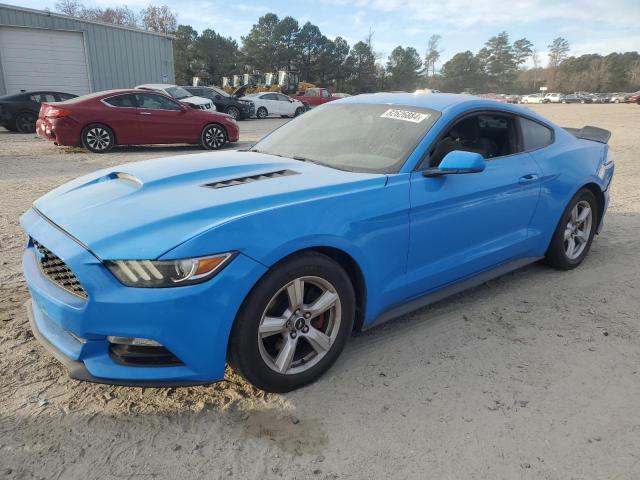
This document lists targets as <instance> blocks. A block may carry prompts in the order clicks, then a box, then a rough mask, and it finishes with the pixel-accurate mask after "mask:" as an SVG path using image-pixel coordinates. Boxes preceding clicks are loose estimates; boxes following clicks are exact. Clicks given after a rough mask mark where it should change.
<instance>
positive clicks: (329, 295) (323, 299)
mask: <svg viewBox="0 0 640 480" xmlns="http://www.w3.org/2000/svg"><path fill="white" fill-rule="evenodd" d="M336 300H338V295H337V294H336V293H333V292H330V291H328V290H327V291H326V292H324V293H323V294H322V295H320V297H318V299H317V300H316V301H315V302H313V303H312V304H311V305H310V306H309V307H308V308H307V311H308V312H309V313H310V314H311V318H315V317H317V316H318V315H321V314H323V313H324V312H326V311H327V310H329V309H330V308H331V307H333V306H334V305H335V303H336Z"/></svg>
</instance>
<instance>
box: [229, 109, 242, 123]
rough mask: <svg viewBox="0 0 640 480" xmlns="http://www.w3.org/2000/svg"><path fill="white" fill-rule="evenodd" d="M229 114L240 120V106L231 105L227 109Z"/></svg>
mask: <svg viewBox="0 0 640 480" xmlns="http://www.w3.org/2000/svg"><path fill="white" fill-rule="evenodd" d="M227 114H228V115H230V116H231V118H233V119H234V120H240V110H239V109H238V107H229V108H228V109H227Z"/></svg>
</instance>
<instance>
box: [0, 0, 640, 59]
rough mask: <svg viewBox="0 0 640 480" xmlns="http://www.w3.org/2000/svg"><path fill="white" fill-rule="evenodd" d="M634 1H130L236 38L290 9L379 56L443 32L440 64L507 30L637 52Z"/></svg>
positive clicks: (419, 46)
mask: <svg viewBox="0 0 640 480" xmlns="http://www.w3.org/2000/svg"><path fill="white" fill-rule="evenodd" d="M0 1H3V2H5V3H11V4H15V5H19V6H22V7H28V8H36V9H44V8H47V7H48V8H50V9H51V10H54V6H55V0H53V1H48V0H40V1H38V0H20V1H13V0H0ZM638 1H639V0H609V1H603V0H512V1H510V2H505V1H504V0H502V1H500V0H480V1H477V0H475V1H474V0H445V1H443V0H440V1H433V0H432V1H427V0H353V1H348V0H294V1H291V0H237V1H234V0H193V1H179V0H156V1H154V0H128V1H127V2H126V5H127V6H128V7H129V8H131V9H132V10H134V11H136V12H137V11H139V10H141V9H142V8H144V7H146V6H147V5H148V4H149V3H153V4H156V5H160V4H167V5H169V7H171V9H172V10H173V11H175V12H177V14H178V23H180V24H187V25H191V26H192V27H193V28H195V29H196V30H197V31H198V32H201V31H202V30H204V29H206V28H212V29H213V30H215V31H217V32H218V33H221V34H223V35H225V36H231V37H233V38H235V39H236V40H238V43H241V42H240V38H241V36H243V35H246V34H247V33H248V32H249V30H250V29H251V26H252V25H253V24H254V23H255V22H256V21H257V19H258V18H259V17H260V16H261V15H264V14H265V13H267V12H273V13H275V14H276V15H278V16H279V17H281V18H282V17H285V16H287V15H289V16H292V17H294V18H295V19H297V20H298V22H299V23H300V25H302V24H303V23H305V22H307V21H310V22H311V23H314V24H315V25H317V26H318V27H319V28H320V30H321V31H322V33H323V34H325V35H326V36H328V37H329V38H335V37H336V36H341V37H343V38H345V39H347V41H348V42H349V44H350V45H353V44H354V43H355V42H357V41H359V40H363V39H365V38H366V36H367V35H368V33H369V31H370V30H371V31H372V32H373V45H374V50H375V51H376V53H378V54H379V55H380V61H382V62H384V61H386V58H387V56H388V55H389V53H391V51H392V50H393V49H394V48H395V47H396V46H398V45H402V46H403V47H407V46H412V47H414V48H416V50H418V52H419V53H420V54H421V56H424V53H425V50H426V45H427V41H428V39H429V37H430V36H431V35H432V34H437V35H441V36H442V40H441V49H442V53H441V61H440V65H441V64H442V63H443V62H444V61H446V60H448V59H449V58H451V57H452V56H453V55H454V54H455V53H457V52H460V51H465V50H471V51H472V52H474V53H475V52H477V51H478V50H479V49H480V48H481V47H482V45H483V44H484V42H485V41H486V40H487V39H489V38H490V37H491V36H493V35H496V34H497V33H499V32H501V31H503V30H506V31H507V32H508V33H509V35H510V39H511V41H514V40H516V39H518V38H522V37H526V38H528V39H529V40H530V41H531V42H533V44H534V45H535V46H536V48H537V50H538V51H539V56H540V59H541V61H542V64H543V65H544V64H546V60H547V53H548V48H547V45H549V43H551V41H552V40H553V39H554V38H555V37H558V36H561V37H564V38H566V39H567V40H569V43H570V45H571V52H570V54H571V55H581V54H584V53H600V54H605V55H606V54H608V53H611V52H623V51H631V50H639V51H640V23H638ZM124 3H125V2H123V1H122V0H120V1H118V0H99V1H93V0H87V1H85V2H84V4H85V6H88V7H89V6H100V7H107V6H120V5H123V4H124Z"/></svg>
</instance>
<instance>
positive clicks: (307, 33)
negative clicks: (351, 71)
mask: <svg viewBox="0 0 640 480" xmlns="http://www.w3.org/2000/svg"><path fill="white" fill-rule="evenodd" d="M325 41H326V37H325V36H324V35H322V32H320V29H319V28H318V27H317V26H316V25H314V24H312V23H311V22H307V23H305V24H304V25H303V26H302V28H301V29H300V32H299V33H298V37H297V39H296V50H297V51H298V70H299V71H300V79H301V80H303V81H307V82H313V81H315V80H316V79H317V74H318V69H317V61H318V57H319V55H320V52H321V50H322V48H323V46H324V43H325Z"/></svg>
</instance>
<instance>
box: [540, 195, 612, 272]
mask: <svg viewBox="0 0 640 480" xmlns="http://www.w3.org/2000/svg"><path fill="white" fill-rule="evenodd" d="M598 218H600V217H599V212H598V202H597V201H596V198H595V196H594V195H593V192H591V190H589V189H587V188H583V189H582V190H580V191H579V192H578V193H577V194H576V195H575V196H574V197H573V198H572V199H571V201H570V202H569V205H567V208H566V209H565V211H564V213H563V214H562V217H561V218H560V222H559V223H558V226H557V227H556V231H555V233H554V234H553V238H552V239H551V244H550V245H549V249H548V250H547V253H546V255H545V260H546V262H547V263H548V264H549V265H551V266H552V267H555V268H558V269H560V270H571V269H572V268H575V267H577V266H578V265H580V264H581V263H582V261H583V260H584V258H585V257H586V256H587V253H588V252H589V249H590V248H591V243H592V242H593V237H594V235H595V233H596V228H597V226H598Z"/></svg>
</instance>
